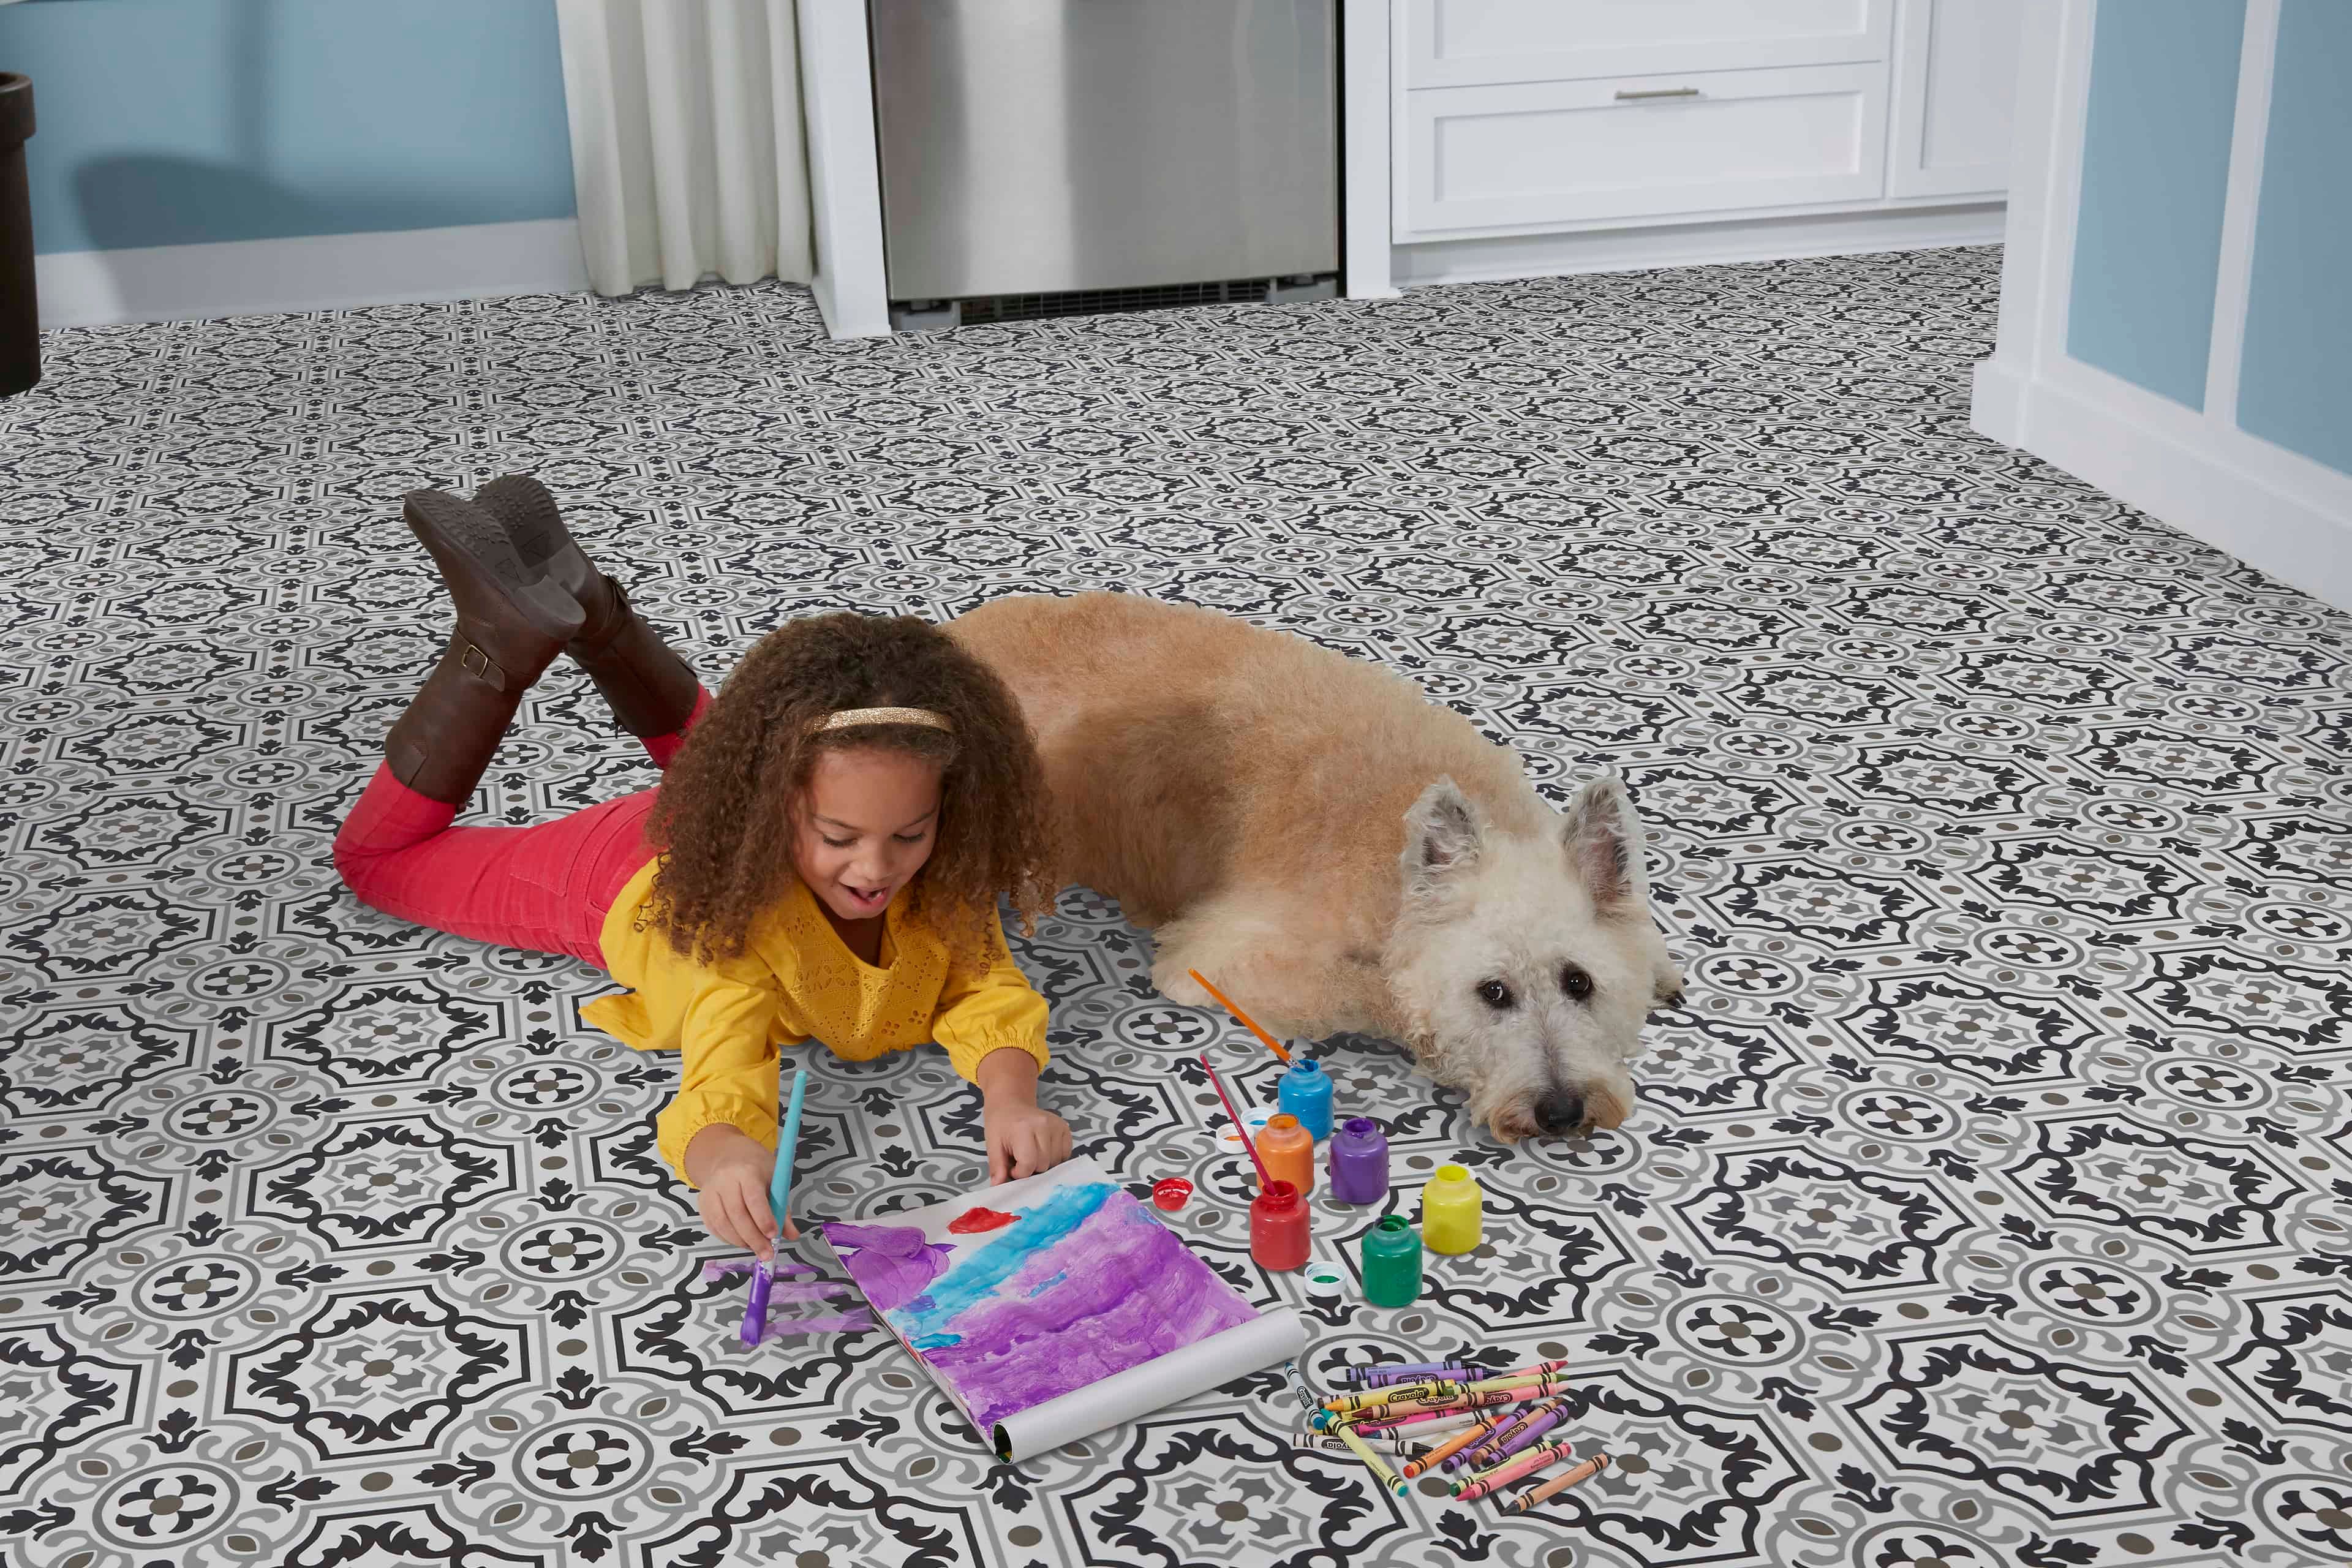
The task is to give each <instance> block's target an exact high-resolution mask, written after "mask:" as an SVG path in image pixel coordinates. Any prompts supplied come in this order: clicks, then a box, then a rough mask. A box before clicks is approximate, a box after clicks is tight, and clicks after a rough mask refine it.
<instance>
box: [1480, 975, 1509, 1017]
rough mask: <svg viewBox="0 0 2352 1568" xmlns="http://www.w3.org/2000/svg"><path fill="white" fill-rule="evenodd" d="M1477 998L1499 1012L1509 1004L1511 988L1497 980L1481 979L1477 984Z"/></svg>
mask: <svg viewBox="0 0 2352 1568" xmlns="http://www.w3.org/2000/svg"><path fill="white" fill-rule="evenodd" d="M1478 1000H1479V1001H1481V1002H1484V1003H1485V1004H1486V1005H1487V1006H1489V1007H1492V1008H1494V1009H1495V1010H1496V1012H1498V1013H1499V1012H1501V1011H1502V1010H1503V1009H1504V1008H1506V1007H1508V1006H1509V1005H1511V988H1510V987H1509V986H1507V985H1506V984H1503V983H1502V982H1501V981H1499V980H1487V981H1482V982H1481V983H1480V984H1479V986H1478Z"/></svg>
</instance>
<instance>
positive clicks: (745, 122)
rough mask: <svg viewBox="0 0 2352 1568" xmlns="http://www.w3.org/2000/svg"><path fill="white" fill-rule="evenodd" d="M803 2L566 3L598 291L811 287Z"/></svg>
mask: <svg viewBox="0 0 2352 1568" xmlns="http://www.w3.org/2000/svg"><path fill="white" fill-rule="evenodd" d="M555 14H556V19H557V22H558V24H559V26H561V28H562V37H563V90H564V97H565V100H566V102H567V104H568V105H569V110H570V114H571V119H572V184H573V186H574V189H575V193H576V195H577V198H578V203H579V208H580V244H581V247H582V248H583V250H584V251H586V252H587V258H588V278H589V281H590V282H591V284H593V287H594V288H595V289H596V292H598V293H599V294H625V293H627V292H628V291H629V290H630V289H635V288H638V287H640V286H642V285H644V284H647V283H659V284H661V285H662V286H663V287H664V288H667V289H690V288H692V287H693V286H694V285H695V284H696V283H698V282H699V281H700V280H701V279H705V278H707V277H709V276H710V275H711V274H713V273H716V274H718V275H719V277H721V278H723V279H726V280H727V281H728V282H730V283H750V282H752V281H754V280H756V279H761V278H766V277H769V276H771V275H772V276H775V277H779V278H782V279H787V280H788V281H792V282H796V283H805V282H806V281H808V279H809V277H810V275H811V272H812V271H813V269H814V268H813V264H812V258H811V256H810V248H809V194H808V157H807V153H806V152H805V149H804V146H803V139H802V133H801V90H800V80H801V79H800V48H799V41H798V37H797V34H796V32H795V29H794V26H793V0H556V11H555Z"/></svg>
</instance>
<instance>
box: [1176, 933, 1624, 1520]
mask: <svg viewBox="0 0 2352 1568" xmlns="http://www.w3.org/2000/svg"><path fill="white" fill-rule="evenodd" d="M1187 973H1190V974H1191V975H1192V978H1193V979H1194V980H1196V981H1198V982H1199V983H1200V984H1201V985H1202V988H1203V989H1205V990H1206V991H1207V992H1208V993H1209V994H1210V995H1212V996H1213V997H1215V998H1216V999H1217V1000H1218V1001H1219V1002H1222V1003H1223V1004H1224V1005H1225V1007H1226V1009H1227V1010H1228V1011H1230V1012H1231V1013H1232V1014H1233V1016H1234V1017H1235V1018H1237V1019H1239V1020H1240V1021H1241V1022H1242V1024H1243V1025H1244V1026H1245V1027H1246V1028H1248V1030H1249V1031H1250V1033H1252V1034H1254V1035H1255V1036H1256V1037H1258V1038H1259V1039H1260V1040H1263V1041H1264V1042H1265V1046H1266V1048H1267V1049H1268V1050H1271V1051H1272V1052H1274V1054H1275V1055H1276V1056H1277V1057H1279V1058H1281V1059H1282V1061H1283V1063H1284V1065H1285V1066H1286V1067H1287V1068H1289V1069H1290V1070H1289V1071H1288V1072H1286V1073H1285V1074H1284V1075H1283V1077H1282V1081H1281V1084H1280V1086H1279V1089H1278V1092H1277V1103H1278V1104H1279V1105H1280V1108H1281V1109H1280V1110H1278V1111H1276V1114H1275V1115H1273V1116H1271V1117H1269V1118H1267V1119H1266V1120H1265V1123H1264V1125H1263V1128H1262V1130H1261V1131H1259V1133H1258V1136H1257V1137H1256V1139H1255V1140H1253V1139H1252V1138H1251V1137H1250V1133H1249V1127H1248V1125H1247V1124H1246V1123H1244V1121H1243V1120H1242V1114H1241V1112H1240V1111H1239V1110H1235V1109H1234V1100H1233V1097H1232V1096H1231V1095H1229V1094H1227V1093H1226V1092H1225V1086H1224V1082H1223V1079H1219V1078H1218V1077H1217V1069H1216V1068H1214V1067H1213V1066H1211V1065H1210V1062H1209V1058H1208V1057H1207V1056H1206V1055H1203V1056H1202V1057H1201V1058H1200V1063H1201V1070H1202V1072H1203V1073H1205V1074H1206V1075H1207V1076H1208V1079H1209V1085H1210V1087H1211V1088H1213V1089H1215V1090H1216V1091H1217V1099H1218V1100H1220V1101H1221V1102H1222V1103H1223V1106H1224V1110H1225V1115H1226V1116H1227V1117H1228V1118H1229V1119H1231V1121H1232V1122H1233V1126H1234V1136H1235V1137H1237V1138H1238V1139H1239V1140H1240V1141H1241V1146H1242V1150H1243V1152H1244V1153H1246V1154H1248V1155H1249V1158H1250V1164H1251V1165H1252V1166H1253V1167H1255V1170H1256V1173H1257V1180H1258V1193H1257V1198H1256V1200H1255V1202H1253V1203H1252V1204H1251V1205H1250V1215H1249V1219H1250V1256H1251V1258H1254V1259H1255V1261H1256V1262H1257V1265H1258V1267H1260V1268H1265V1269H1267V1270H1270V1271H1287V1270H1290V1269H1296V1268H1307V1269H1308V1275H1309V1279H1308V1284H1307V1293H1308V1296H1309V1298H1310V1299H1313V1300H1330V1299H1333V1298H1335V1297H1336V1296H1337V1295H1338V1291H1339V1277H1338V1275H1337V1273H1336V1271H1334V1270H1332V1269H1330V1268H1328V1267H1321V1268H1308V1258H1309V1256H1310V1254H1311V1251H1312V1237H1311V1235H1310V1220H1309V1211H1308V1209H1307V1203H1306V1198H1307V1194H1309V1193H1311V1192H1313V1191H1314V1190H1315V1145H1316V1144H1317V1143H1318V1142H1326V1141H1328V1143H1329V1157H1330V1172H1329V1179H1330V1189H1329V1190H1330V1194H1331V1195H1332V1196H1333V1197H1335V1198H1337V1199H1339V1201H1340V1202H1341V1203H1346V1204H1376V1203H1382V1202H1385V1201H1386V1200H1387V1198H1388V1196H1389V1190H1390V1189H1389V1146H1388V1140H1387V1139H1386V1138H1385V1137H1383V1136H1382V1135H1381V1127H1380V1123H1378V1122H1376V1121H1372V1120H1371V1119H1370V1117H1364V1116H1357V1117H1349V1118H1348V1119H1347V1121H1345V1122H1343V1123H1342V1124H1341V1125H1340V1126H1339V1129H1338V1130H1337V1131H1334V1129H1333V1127H1332V1107H1331V1079H1330V1078H1329V1076H1328V1074H1326V1073H1325V1072H1324V1071H1323V1070H1322V1069H1321V1068H1319V1067H1318V1065H1317V1064H1316V1063H1315V1062H1313V1061H1311V1060H1308V1059H1307V1058H1296V1059H1294V1058H1292V1056H1291V1054H1290V1052H1288V1051H1287V1050H1286V1049H1284V1048H1283V1047H1282V1045H1281V1044H1280V1043H1279V1042H1278V1041H1276V1039H1275V1037H1273V1036H1271V1035H1269V1034H1267V1033H1266V1032H1265V1030H1264V1029H1262V1028H1260V1027H1258V1026H1257V1024H1256V1022H1255V1020H1253V1019H1252V1018H1251V1017H1250V1016H1249V1015H1248V1014H1246V1013H1244V1012H1243V1011H1242V1010H1241V1009H1240V1008H1239V1007H1237V1006H1235V1005H1234V1003H1233V1000H1232V999H1231V998H1230V997H1228V996H1227V995H1226V994H1224V993H1223V992H1222V991H1220V990H1218V989H1217V988H1216V987H1215V986H1214V985H1213V984H1210V983H1209V981H1208V978H1207V977H1206V976H1205V975H1203V974H1202V973H1200V971H1198V970H1191V971H1188V972H1187ZM1159 1185H1160V1187H1161V1188H1166V1187H1170V1186H1171V1185H1184V1186H1186V1187H1187V1188H1188V1190H1189V1184H1184V1183H1181V1181H1163V1182H1161V1183H1160V1184H1159ZM1156 1190H1157V1189H1155V1191H1156ZM1484 1203H1485V1199H1484V1195H1483V1194H1481V1193H1480V1192H1479V1190H1478V1182H1477V1179H1476V1178H1475V1177H1474V1176H1472V1175H1471V1174H1470V1173H1469V1172H1468V1171H1467V1170H1465V1168H1464V1167H1462V1166H1460V1165H1453V1164H1449V1165H1441V1166H1439V1167H1438V1169H1437V1172H1436V1173H1435V1174H1433V1176H1431V1177H1430V1179H1429V1181H1428V1182H1427V1184H1424V1185H1423V1188H1422V1190H1421V1213H1422V1229H1421V1231H1420V1232H1419V1233H1416V1232H1415V1231H1414V1230H1413V1228H1412V1226H1411V1225H1410V1224H1408V1223H1407V1222H1406V1220H1405V1218H1404V1216H1403V1215H1393V1214H1392V1215H1384V1216H1383V1217H1382V1218H1381V1220H1380V1222H1379V1223H1378V1224H1376V1225H1374V1226H1372V1227H1371V1228H1370V1230H1367V1231H1366V1232H1365V1233H1364V1237H1363V1242H1362V1247H1363V1276H1364V1296H1365V1299H1366V1300H1369V1301H1370V1302H1371V1303H1372V1305H1374V1306H1376V1307H1405V1306H1410V1305H1412V1302H1413V1301H1414V1300H1416V1299H1417V1298H1418V1297H1419V1296H1420V1295H1421V1289H1422V1266H1421V1257H1422V1250H1423V1247H1427V1248H1428V1250H1430V1251H1432V1252H1441V1253H1454V1254H1460V1253H1465V1252H1470V1251H1472V1250H1474V1249H1475V1248H1476V1247H1477V1246H1478V1242H1479V1238H1480V1236H1481V1234H1482V1232H1483V1230H1484V1225H1483V1218H1484V1212H1483V1211H1484ZM1179 1204H1181V1199H1179V1200H1178V1203H1177V1204H1171V1203H1168V1202H1166V1201H1165V1200H1162V1201H1161V1203H1160V1206H1161V1207H1163V1208H1172V1207H1176V1206H1178V1205H1179ZM1567 1366H1568V1363H1566V1362H1563V1361H1547V1362H1538V1363H1536V1364H1534V1365H1533V1366H1523V1367H1517V1368H1514V1369H1512V1370H1509V1371H1504V1372H1497V1371H1490V1370H1488V1369H1485V1368H1481V1367H1475V1366H1472V1365H1471V1364H1469V1363H1467V1362H1431V1363H1422V1364H1417V1365H1405V1366H1397V1365H1385V1366H1382V1365H1374V1366H1359V1367H1349V1369H1348V1382H1349V1392H1348V1393H1346V1394H1335V1395H1332V1396H1330V1397H1328V1398H1325V1397H1323V1396H1320V1395H1318V1394H1316V1392H1315V1391H1314V1390H1313V1389H1311V1388H1309V1387H1308V1386H1307V1380H1306V1379H1305V1378H1303V1377H1301V1376H1300V1375H1299V1373H1298V1368H1297V1365H1296V1363H1292V1364H1289V1365H1287V1366H1286V1371H1287V1373H1289V1376H1290V1383H1291V1387H1292V1388H1294V1389H1295V1390H1297V1394H1298V1402H1299V1405H1300V1406H1301V1407H1302V1408H1303V1410H1304V1411H1305V1414H1306V1416H1307V1430H1305V1431H1303V1432H1300V1433H1298V1434H1297V1436H1294V1437H1293V1438H1292V1439H1291V1440H1292V1442H1293V1443H1294V1444H1295V1445H1296V1446H1297V1447H1301V1448H1319V1449H1339V1450H1344V1451H1346V1452H1349V1453H1352V1454H1354V1455H1355V1456H1356V1457H1357V1458H1360V1459H1361V1460H1363V1461H1364V1463H1365V1465H1366V1466H1367V1467H1369V1468H1370V1470H1371V1472H1372V1476H1373V1479H1376V1480H1378V1481H1379V1482H1380V1483H1381V1485H1382V1486H1384V1487H1386V1488H1388V1489H1389V1490H1391V1492H1394V1493H1396V1494H1397V1495H1399V1496H1402V1495H1403V1493H1404V1490H1405V1488H1406V1486H1407V1485H1408V1483H1410V1482H1411V1481H1412V1479H1414V1478H1415V1477H1418V1476H1422V1475H1425V1474H1427V1473H1428V1472H1429V1471H1431V1470H1433V1469H1444V1470H1445V1471H1446V1472H1448V1473H1453V1474H1456V1475H1457V1476H1458V1479H1456V1480H1455V1481H1454V1497H1455V1499H1456V1500H1460V1501H1463V1502H1468V1501H1471V1500H1475V1499H1478V1498H1483V1497H1500V1496H1501V1495H1502V1494H1503V1490H1504V1489H1505V1488H1507V1487H1510V1486H1512V1485H1515V1484H1516V1483H1517V1482H1519V1481H1523V1480H1527V1479H1531V1478H1533V1477H1537V1476H1540V1475H1541V1474H1542V1473H1543V1472H1544V1471H1546V1470H1549V1469H1552V1468H1555V1467H1557V1466H1560V1465H1566V1464H1568V1463H1569V1462H1570V1460H1572V1459H1574V1458H1576V1450H1575V1448H1574V1447H1572V1446H1571V1445H1570V1442H1569V1440H1568V1437H1567V1436H1566V1435H1565V1434H1564V1433H1561V1432H1560V1431H1559V1430H1558V1428H1559V1426H1560V1424H1561V1423H1563V1422H1564V1421H1566V1420H1567V1419H1568V1401H1567V1399H1566V1398H1565V1396H1564V1395H1565V1392H1566V1388H1567V1384H1566V1383H1565V1382H1564V1381H1563V1380H1562V1379H1561V1378H1560V1377H1559V1375H1558V1374H1559V1373H1561V1372H1563V1371H1565V1370H1566V1369H1567ZM1391 1459H1399V1460H1402V1461H1403V1462H1402V1465H1398V1464H1392V1463H1391ZM1607 1468H1609V1456H1608V1455H1606V1454H1595V1455H1593V1456H1592V1457H1591V1458H1588V1459H1586V1460H1584V1461H1583V1462H1582V1463H1581V1464H1578V1465H1576V1466H1574V1468H1570V1469H1568V1470H1565V1471H1562V1472H1561V1473H1560V1474H1559V1475H1557V1476H1554V1477H1552V1478H1551V1479H1549V1480H1545V1481H1541V1482H1539V1483H1538V1484H1537V1485H1535V1486H1532V1487H1529V1488H1528V1489H1526V1490H1524V1491H1522V1492H1520V1493H1519V1494H1518V1495H1517V1497H1514V1498H1512V1499H1511V1500H1509V1501H1508V1502H1507V1503H1505V1504H1504V1505H1503V1506H1504V1507H1505V1508H1507V1510H1510V1511H1512V1512H1514V1513H1517V1512H1523V1511H1525V1510H1528V1509H1530V1508H1533V1507H1534V1506H1535V1505H1536V1504H1538V1503H1539V1502H1542V1501H1543V1500H1545V1499H1547V1498H1549V1497H1552V1496H1554V1495H1555V1494H1557V1493H1559V1492H1564V1491H1566V1490H1567V1489H1569V1488H1570V1487H1572V1486H1574V1485H1576V1484H1577V1483H1578V1482H1579V1481H1582V1480H1589V1479H1591V1478H1592V1477H1593V1476H1596V1475H1598V1474H1599V1473H1600V1472H1601V1471H1602V1470H1605V1469H1607Z"/></svg>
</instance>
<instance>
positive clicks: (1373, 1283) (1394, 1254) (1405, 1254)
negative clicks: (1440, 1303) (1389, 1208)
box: [1364, 1214, 1421, 1307]
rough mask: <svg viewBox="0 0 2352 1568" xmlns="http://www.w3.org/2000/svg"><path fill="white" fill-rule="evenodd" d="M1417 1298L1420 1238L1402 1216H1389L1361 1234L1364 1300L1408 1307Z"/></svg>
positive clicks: (1419, 1285)
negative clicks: (1362, 1235)
mask: <svg viewBox="0 0 2352 1568" xmlns="http://www.w3.org/2000/svg"><path fill="white" fill-rule="evenodd" d="M1420 1299H1421V1237H1418V1236H1415V1235H1414V1234H1413V1233H1412V1226H1410V1225H1408V1224H1406V1223H1405V1218H1404V1215H1399V1214H1392V1215H1389V1216H1388V1217H1387V1218H1385V1219H1383V1220H1381V1223H1380V1224H1378V1225H1376V1226H1372V1228H1371V1229H1370V1230H1368V1231H1366V1232H1364V1300H1367V1301H1370V1303H1371V1304H1372V1305H1373V1306H1375V1307H1410V1306H1412V1304H1413V1303H1414V1302H1415V1301H1417V1300H1420Z"/></svg>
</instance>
